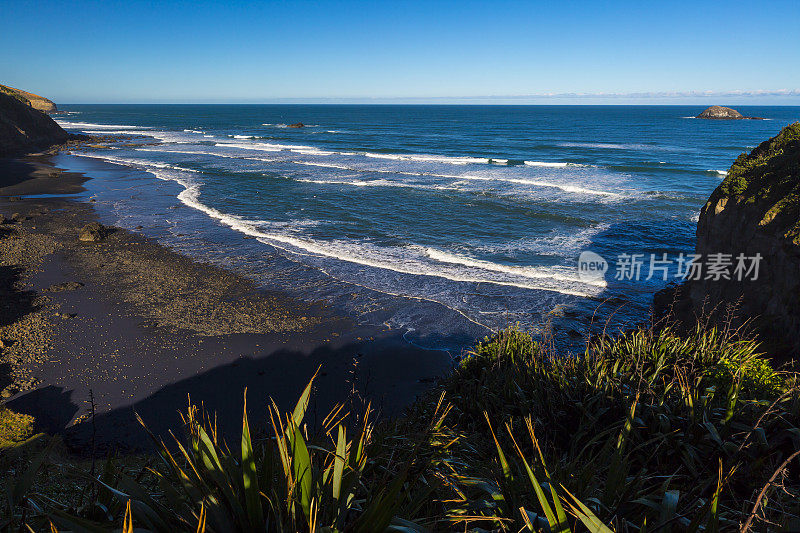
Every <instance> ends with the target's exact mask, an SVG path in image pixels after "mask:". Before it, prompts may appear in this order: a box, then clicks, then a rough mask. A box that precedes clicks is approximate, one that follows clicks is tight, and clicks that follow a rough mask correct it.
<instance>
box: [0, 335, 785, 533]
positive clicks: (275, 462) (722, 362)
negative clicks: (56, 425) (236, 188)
mask: <svg viewBox="0 0 800 533" xmlns="http://www.w3.org/2000/svg"><path fill="white" fill-rule="evenodd" d="M310 395H312V389H311V385H310V384H309V388H307V389H306V391H305V392H304V393H303V395H302V397H301V399H300V401H299V402H298V404H297V406H296V407H295V409H294V411H293V412H289V413H284V412H279V411H278V410H277V407H276V406H274V404H273V406H272V407H271V408H270V409H269V414H268V415H267V419H268V427H269V428H270V429H269V430H268V431H269V434H266V435H255V434H252V435H251V432H250V429H249V427H250V424H249V422H248V420H247V417H246V416H245V417H244V419H243V424H242V428H241V431H238V428H224V429H225V430H226V431H228V432H227V433H225V434H223V428H219V427H217V424H216V423H215V422H214V420H213V418H211V419H208V418H205V417H202V416H200V412H199V411H198V410H197V409H196V408H190V409H189V411H188V412H187V415H186V430H187V433H186V436H185V438H183V439H180V440H179V441H172V442H171V443H169V444H163V443H161V442H160V441H159V444H158V449H159V453H158V454H157V455H158V457H157V459H158V461H155V462H154V463H153V464H152V466H151V468H152V470H147V471H145V470H143V472H145V473H144V474H141V475H140V474H136V473H124V472H122V471H121V470H120V469H119V468H117V467H116V466H115V465H114V463H113V461H111V462H110V463H109V464H108V465H107V466H106V467H103V469H102V470H101V471H100V472H101V473H100V474H99V475H97V476H94V477H91V476H86V475H85V473H84V474H81V473H80V472H76V473H75V476H76V478H77V479H83V480H84V481H85V483H86V484H87V489H86V490H84V491H82V493H81V497H80V501H81V504H80V505H78V506H75V504H74V503H73V502H74V501H75V499H74V498H73V499H72V500H71V501H70V502H68V503H65V504H60V503H58V502H57V501H54V500H53V499H50V500H49V501H48V500H45V499H43V498H40V497H39V496H38V495H37V493H36V487H35V485H34V486H31V487H30V488H29V490H28V491H27V492H25V493H24V494H22V493H19V492H18V493H17V495H16V499H15V500H14V501H15V502H17V503H16V504H15V508H14V510H13V512H12V513H11V514H12V525H13V526H15V527H21V526H23V523H26V524H29V525H31V527H34V529H37V528H38V529H47V526H48V521H49V520H52V521H53V522H54V523H55V524H56V526H57V527H59V528H61V529H69V530H87V531H88V530H91V531H95V530H97V531H100V530H102V529H108V528H113V527H117V528H118V527H120V526H121V525H122V524H123V521H125V520H129V521H130V520H132V523H133V527H136V528H146V529H148V530H157V531H162V530H164V531H166V530H169V531H171V532H175V533H177V532H180V531H187V532H196V531H255V530H259V531H264V530H270V531H328V532H333V531H398V532H399V531H404V532H417V531H454V530H455V531H481V532H485V531H498V532H506V531H508V532H510V531H515V532H517V531H523V530H525V531H547V532H556V531H557V532H560V533H566V532H568V531H587V530H588V531H593V532H604V533H605V532H610V531H619V532H622V531H625V532H635V531H639V532H643V531H650V532H652V531H660V532H664V531H673V532H677V531H687V532H689V531H691V532H698V531H709V532H711V531H713V532H718V531H724V530H737V531H738V530H741V531H747V530H750V531H766V530H771V531H772V530H774V531H782V530H797V527H798V526H800V498H798V496H799V495H800V476H798V472H800V469H798V466H800V461H798V457H799V456H800V427H798V426H800V394H798V388H797V379H796V375H795V374H793V373H783V372H778V371H776V370H775V369H774V368H773V367H772V366H771V364H770V362H769V361H768V360H767V359H765V358H764V357H763V356H762V355H760V354H759V353H758V351H757V345H756V344H755V343H754V342H753V341H751V340H749V339H746V338H741V337H739V336H738V334H737V332H729V331H720V330H718V329H714V328H702V327H698V328H697V329H696V330H694V331H692V332H689V333H688V334H685V335H678V334H677V333H675V332H673V331H672V330H669V329H661V330H653V329H645V328H643V329H639V330H636V331H633V332H629V333H626V334H623V335H620V336H617V337H613V338H612V337H602V338H598V339H595V340H593V341H592V342H591V344H590V345H589V347H588V348H587V350H586V351H585V352H584V353H581V354H566V355H565V354H559V353H555V352H553V351H552V349H551V348H549V347H548V345H546V344H542V343H539V342H536V341H534V340H533V339H532V338H531V337H530V336H529V335H528V334H527V333H525V332H522V331H520V330H518V329H516V328H510V329H507V330H504V331H502V332H500V333H498V334H497V335H495V336H493V337H491V338H487V339H486V340H485V341H483V342H481V343H479V344H478V345H477V346H476V347H475V348H474V350H473V352H472V353H471V354H470V355H469V356H468V357H466V358H465V359H464V360H463V362H462V363H461V364H460V365H459V367H458V368H457V369H456V371H455V372H454V374H453V375H452V376H450V377H448V378H447V379H445V380H444V381H443V382H442V383H441V384H440V385H439V387H438V388H437V389H436V390H434V391H433V393H432V394H430V395H429V396H427V397H424V398H422V399H420V400H419V401H418V402H417V403H416V404H415V405H414V406H413V407H412V408H411V409H410V410H409V412H408V413H407V415H406V416H405V417H404V418H401V419H398V420H393V421H388V422H385V423H382V424H373V422H372V421H371V420H372V417H370V416H368V414H369V410H368V408H367V409H364V408H363V404H362V405H361V407H359V404H358V403H357V402H356V403H350V404H349V407H348V408H344V409H341V410H334V412H333V413H332V415H331V416H329V417H328V418H327V419H326V421H325V422H323V426H324V427H323V428H321V430H317V431H315V430H313V429H312V428H311V427H309V426H307V425H306V424H305V423H304V422H303V417H304V413H305V409H306V407H307V406H308V404H309V401H310V399H309V398H310ZM259 400H260V399H259ZM170 440H172V439H170ZM226 443H227V444H226ZM159 463H160V464H159ZM46 467H47V466H46V463H45V468H46ZM147 472H149V473H150V474H151V475H154V476H155V477H156V478H157V479H158V484H157V485H158V487H157V488H153V485H152V483H147V482H144V483H143V482H142V481H141V479H142V478H141V477H140V476H143V475H146V474H147ZM98 478H99V479H98ZM129 502H130V503H129ZM77 526H80V527H77ZM0 529H2V528H1V527H0Z"/></svg>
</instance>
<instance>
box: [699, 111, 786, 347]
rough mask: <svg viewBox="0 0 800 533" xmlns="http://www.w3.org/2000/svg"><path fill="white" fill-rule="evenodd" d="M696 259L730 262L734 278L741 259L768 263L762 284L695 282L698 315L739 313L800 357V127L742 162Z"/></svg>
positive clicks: (723, 187) (711, 206) (714, 209)
mask: <svg viewBox="0 0 800 533" xmlns="http://www.w3.org/2000/svg"><path fill="white" fill-rule="evenodd" d="M696 253H697V254H702V261H703V262H704V263H705V262H707V261H708V259H709V258H711V257H712V255H713V254H725V256H724V257H725V259H726V260H727V259H730V260H731V262H732V263H733V264H732V270H731V272H732V274H735V272H734V270H733V267H735V266H736V264H737V257H739V255H740V254H743V256H744V257H747V258H753V257H756V256H757V255H760V257H761V260H760V263H759V265H758V276H757V279H755V280H753V279H747V280H744V281H740V280H738V279H737V276H736V275H732V276H731V279H724V278H721V279H717V280H713V279H700V280H696V281H690V282H689V296H690V299H691V304H692V307H693V309H694V311H695V313H697V314H700V313H701V311H705V312H706V313H708V312H709V311H711V310H712V309H713V308H717V311H718V312H721V313H724V312H725V311H726V310H725V309H723V308H724V307H726V306H728V305H731V306H735V307H737V308H738V309H737V310H736V313H737V314H738V315H740V316H741V317H742V318H744V319H752V320H753V321H754V324H755V325H756V326H757V327H758V328H759V329H761V330H762V331H763V332H765V333H766V338H774V339H783V340H784V341H785V347H784V348H786V349H787V350H794V351H795V353H797V351H798V350H800V122H796V123H794V124H790V125H789V126H786V127H785V128H783V130H781V132H780V133H779V134H778V135H776V136H775V137H773V138H771V139H769V140H766V141H764V142H762V143H761V144H760V145H759V146H758V147H756V148H755V149H754V150H753V151H752V152H750V153H749V154H746V153H743V154H742V155H740V156H739V157H738V158H737V159H736V161H735V162H734V163H733V165H732V166H731V168H730V170H729V171H728V175H727V177H726V178H725V181H723V182H722V183H721V184H720V185H719V186H718V187H717V189H716V190H715V191H714V192H713V193H712V195H711V197H710V198H709V200H708V202H707V203H706V204H705V206H704V207H703V209H702V211H701V212H700V218H699V221H698V224H697V248H696ZM728 254H729V255H728ZM748 266H749V265H748ZM704 277H705V276H704ZM748 278H752V273H751V275H750V276H748Z"/></svg>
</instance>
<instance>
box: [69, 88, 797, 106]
mask: <svg viewBox="0 0 800 533" xmlns="http://www.w3.org/2000/svg"><path fill="white" fill-rule="evenodd" d="M709 99H732V100H739V101H740V102H739V103H738V105H747V104H746V103H744V102H746V101H747V100H752V99H768V100H771V101H773V102H775V103H772V104H759V105H781V104H782V103H783V102H784V101H785V100H786V99H790V100H795V99H797V100H796V101H797V104H794V105H800V89H778V90H755V91H743V90H735V91H660V92H629V93H603V92H600V93H578V92H570V93H533V94H524V95H473V96H303V97H252V96H248V97H205V98H202V97H201V98H180V97H177V98H149V99H148V98H130V99H124V98H123V99H113V100H112V99H109V100H104V99H101V100H93V101H89V100H86V99H83V98H78V99H76V100H73V101H71V102H69V103H65V104H62V105H69V104H90V103H106V104H117V103H118V104H137V103H141V104H156V103H164V104H181V103H185V104H223V103H229V104H326V103H340V104H341V103H351V104H403V103H442V104H480V103H482V104H488V105H503V104H514V103H516V104H523V105H547V104H548V103H552V102H560V103H561V104H562V105H581V104H580V103H579V102H581V101H589V100H596V101H597V104H596V105H620V104H614V103H613V102H614V101H621V100H631V101H639V102H643V103H644V102H647V101H654V103H653V104H651V105H702V103H700V101H708V100H709ZM59 100H61V101H64V100H69V99H68V98H67V99H63V98H62V99H59ZM681 100H687V101H685V102H682V101H681ZM576 101H577V102H576ZM670 101H672V103H670ZM695 102H696V104H695ZM723 103H724V102H723ZM717 104H718V102H717ZM622 105H625V104H622Z"/></svg>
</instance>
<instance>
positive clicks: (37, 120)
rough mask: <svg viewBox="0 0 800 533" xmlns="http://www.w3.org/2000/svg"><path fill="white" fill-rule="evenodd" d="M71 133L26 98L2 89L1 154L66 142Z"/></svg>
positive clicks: (1, 155)
mask: <svg viewBox="0 0 800 533" xmlns="http://www.w3.org/2000/svg"><path fill="white" fill-rule="evenodd" d="M69 137H70V136H69V134H68V133H67V132H66V131H64V130H63V129H62V128H61V126H59V125H58V124H56V123H55V122H54V121H53V119H52V118H50V117H49V116H47V115H46V114H45V113H43V112H41V111H37V110H36V109H34V108H33V107H31V106H30V105H28V104H27V103H26V102H25V101H24V100H22V99H20V98H18V97H16V96H12V95H10V94H7V93H5V92H0V157H10V156H16V155H20V154H24V153H28V152H35V151H38V150H42V149H44V148H47V147H49V146H52V145H54V144H60V143H63V142H66V141H67V140H68V139H69Z"/></svg>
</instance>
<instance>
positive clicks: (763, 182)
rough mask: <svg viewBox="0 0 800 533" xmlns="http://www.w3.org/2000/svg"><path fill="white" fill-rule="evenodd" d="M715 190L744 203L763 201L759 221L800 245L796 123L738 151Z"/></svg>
mask: <svg viewBox="0 0 800 533" xmlns="http://www.w3.org/2000/svg"><path fill="white" fill-rule="evenodd" d="M719 190H720V192H721V193H722V194H723V195H725V196H738V197H741V198H742V199H743V200H744V201H745V202H746V203H750V204H763V205H764V209H765V211H764V212H763V214H762V219H761V221H760V224H761V225H762V226H763V225H768V224H772V225H774V226H775V227H778V228H780V231H781V232H783V233H784V236H785V237H786V238H788V239H789V240H792V241H794V242H795V244H800V122H795V123H794V124H790V125H788V126H786V127H785V128H783V129H782V130H781V132H780V133H779V134H778V135H776V136H775V137H772V138H771V139H768V140H766V141H764V142H763V143H761V144H760V145H758V147H756V148H755V149H754V150H753V151H752V152H750V153H749V154H747V153H743V154H741V155H740V156H739V157H738V158H737V159H736V161H734V163H733V165H732V166H731V168H730V170H729V171H728V176H727V177H726V178H725V181H723V182H722V184H721V185H720V188H719Z"/></svg>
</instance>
